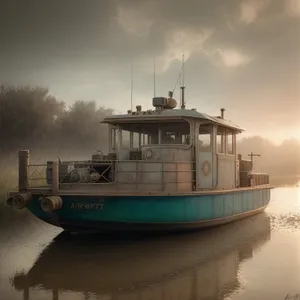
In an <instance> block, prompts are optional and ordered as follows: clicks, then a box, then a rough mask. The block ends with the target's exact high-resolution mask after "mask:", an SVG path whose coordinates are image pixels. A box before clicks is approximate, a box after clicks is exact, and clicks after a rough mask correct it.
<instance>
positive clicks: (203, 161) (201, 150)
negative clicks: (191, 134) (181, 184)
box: [195, 124, 215, 189]
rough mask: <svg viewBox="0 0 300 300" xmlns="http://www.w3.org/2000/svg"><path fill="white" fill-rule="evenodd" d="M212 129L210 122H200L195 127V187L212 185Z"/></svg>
mask: <svg viewBox="0 0 300 300" xmlns="http://www.w3.org/2000/svg"><path fill="white" fill-rule="evenodd" d="M199 125H200V124H199ZM213 130H214V129H213V126H212V124H201V125H200V126H199V127H198V126H197V127H196V132H195V133H196V141H197V143H196V165H197V166H196V168H197V169H196V172H197V174H196V182H197V185H196V189H211V188H212V187H213V174H214V170H213V166H215V163H214V153H213V149H214V145H213V141H214V139H213Z"/></svg>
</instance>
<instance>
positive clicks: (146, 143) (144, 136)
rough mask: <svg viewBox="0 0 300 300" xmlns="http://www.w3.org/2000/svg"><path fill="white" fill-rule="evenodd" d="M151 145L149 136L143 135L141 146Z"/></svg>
mask: <svg viewBox="0 0 300 300" xmlns="http://www.w3.org/2000/svg"><path fill="white" fill-rule="evenodd" d="M148 144H149V136H148V134H146V133H143V134H142V141H141V145H142V146H143V145H148Z"/></svg>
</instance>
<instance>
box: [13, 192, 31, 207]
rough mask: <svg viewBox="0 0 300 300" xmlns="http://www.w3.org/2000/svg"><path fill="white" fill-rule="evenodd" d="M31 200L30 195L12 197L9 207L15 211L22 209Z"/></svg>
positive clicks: (23, 194)
mask: <svg viewBox="0 0 300 300" xmlns="http://www.w3.org/2000/svg"><path fill="white" fill-rule="evenodd" d="M31 199H32V196H31V194H30V193H22V194H17V195H15V196H13V197H12V200H11V205H12V206H13V207H14V208H16V209H22V208H24V207H25V206H26V205H27V204H28V203H29V202H30V200H31Z"/></svg>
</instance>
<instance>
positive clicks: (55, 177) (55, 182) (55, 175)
mask: <svg viewBox="0 0 300 300" xmlns="http://www.w3.org/2000/svg"><path fill="white" fill-rule="evenodd" d="M58 193H59V165H58V161H57V160H56V161H53V162H52V195H53V196H57V195H58Z"/></svg>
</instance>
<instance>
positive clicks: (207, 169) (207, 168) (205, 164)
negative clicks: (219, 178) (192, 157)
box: [202, 160, 211, 176]
mask: <svg viewBox="0 0 300 300" xmlns="http://www.w3.org/2000/svg"><path fill="white" fill-rule="evenodd" d="M202 171H203V173H204V175H205V176H208V174H209V173H210V171H211V167H210V163H209V162H208V161H207V160H205V161H204V162H203V164H202Z"/></svg>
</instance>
